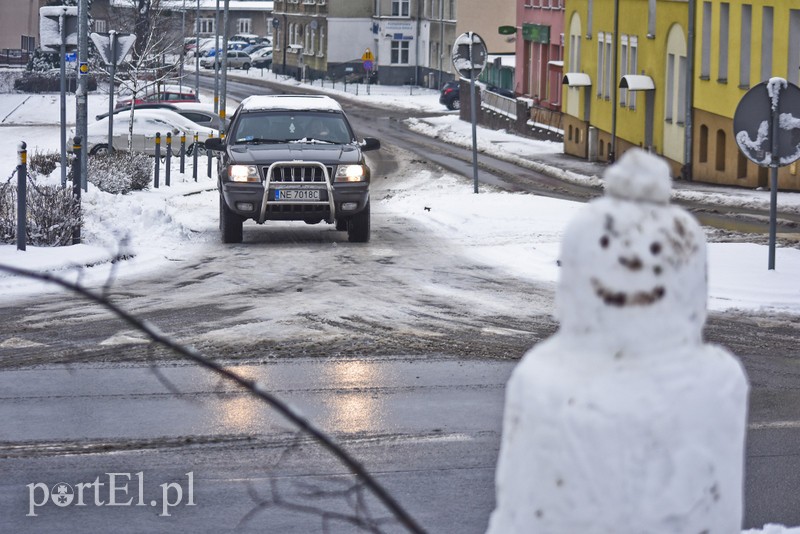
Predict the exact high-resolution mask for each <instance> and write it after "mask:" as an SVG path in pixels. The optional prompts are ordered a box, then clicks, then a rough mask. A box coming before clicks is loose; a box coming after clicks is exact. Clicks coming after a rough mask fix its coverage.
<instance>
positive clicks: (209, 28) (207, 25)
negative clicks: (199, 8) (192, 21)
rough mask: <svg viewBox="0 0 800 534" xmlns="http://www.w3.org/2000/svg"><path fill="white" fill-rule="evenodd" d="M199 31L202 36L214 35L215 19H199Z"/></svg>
mask: <svg viewBox="0 0 800 534" xmlns="http://www.w3.org/2000/svg"><path fill="white" fill-rule="evenodd" d="M197 24H198V26H199V28H198V31H199V32H200V33H202V34H206V35H208V34H211V33H214V19H197Z"/></svg>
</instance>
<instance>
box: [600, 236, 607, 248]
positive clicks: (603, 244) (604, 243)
mask: <svg viewBox="0 0 800 534" xmlns="http://www.w3.org/2000/svg"><path fill="white" fill-rule="evenodd" d="M600 246H601V247H603V248H608V236H607V235H604V236H603V237H601V238H600Z"/></svg>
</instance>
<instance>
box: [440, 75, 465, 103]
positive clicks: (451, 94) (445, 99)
mask: <svg viewBox="0 0 800 534" xmlns="http://www.w3.org/2000/svg"><path fill="white" fill-rule="evenodd" d="M439 103H440V104H444V105H445V106H447V109H461V84H460V83H459V82H458V81H451V82H447V83H445V84H444V86H443V87H442V90H441V92H440V93H439Z"/></svg>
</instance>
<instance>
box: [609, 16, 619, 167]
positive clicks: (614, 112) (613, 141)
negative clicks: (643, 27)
mask: <svg viewBox="0 0 800 534" xmlns="http://www.w3.org/2000/svg"><path fill="white" fill-rule="evenodd" d="M612 41H613V42H614V45H613V46H614V60H613V62H612V65H611V69H612V73H611V80H607V81H606V83H609V82H610V84H611V148H610V150H609V151H608V162H609V163H614V161H615V160H616V159H617V69H618V68H619V66H618V65H617V60H618V58H619V54H618V53H617V47H618V46H619V0H614V37H613V39H612Z"/></svg>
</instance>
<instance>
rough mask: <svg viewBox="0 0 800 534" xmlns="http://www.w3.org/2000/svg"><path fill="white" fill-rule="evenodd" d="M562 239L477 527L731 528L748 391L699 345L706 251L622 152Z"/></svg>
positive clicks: (666, 186)
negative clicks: (556, 274)
mask: <svg viewBox="0 0 800 534" xmlns="http://www.w3.org/2000/svg"><path fill="white" fill-rule="evenodd" d="M605 190H606V194H605V196H604V197H602V198H600V199H597V200H595V201H593V202H591V203H589V204H588V205H587V206H586V207H585V208H584V209H583V210H582V211H581V212H580V213H579V215H578V216H577V217H576V218H575V219H574V220H573V221H571V223H570V224H569V225H568V227H567V229H566V230H565V233H564V238H563V242H562V248H561V254H560V271H561V272H560V275H561V276H560V280H559V283H558V288H557V296H556V315H557V319H558V321H559V323H560V327H559V330H558V332H557V333H556V334H555V335H553V336H552V337H551V338H549V339H548V340H546V341H544V342H542V343H541V344H539V345H537V346H536V347H534V348H532V349H531V350H530V351H528V353H527V354H526V355H525V356H524V358H523V359H522V360H521V362H520V363H519V365H518V366H517V367H516V368H515V369H514V372H513V373H512V376H511V378H510V379H509V382H508V385H507V388H506V401H505V402H506V404H505V413H504V417H503V438H502V443H501V449H500V457H499V460H498V466H497V472H496V476H495V481H496V492H497V499H496V509H495V510H494V512H493V514H492V516H491V519H490V522H489V529H488V533H489V534H514V533H522V532H525V533H552V534H589V533H608V534H623V533H632V534H643V533H653V534H667V533H687V534H688V533H691V534H700V533H706V534H715V533H721V534H731V533H734V532H741V520H742V500H743V495H742V491H743V490H742V482H743V478H742V477H743V467H744V443H745V430H746V419H747V394H748V384H747V378H746V376H745V373H744V371H743V369H742V366H741V365H740V363H739V362H738V360H737V359H736V358H735V357H734V356H733V355H732V354H730V353H729V352H728V351H726V350H725V349H723V348H721V347H718V346H714V345H709V344H705V343H703V341H702V329H703V325H704V323H705V319H706V298H707V282H706V244H705V236H704V234H703V231H702V229H701V228H700V226H699V225H698V223H697V222H696V221H695V220H694V218H693V217H692V216H691V215H689V214H688V213H686V212H685V211H684V210H682V209H680V208H678V207H675V206H670V205H669V198H670V191H671V181H670V176H669V167H668V165H667V164H666V163H665V162H664V161H663V160H661V159H660V158H657V157H656V156H653V155H650V154H648V153H646V152H644V151H642V150H639V149H633V150H629V151H627V152H626V153H625V154H624V156H623V157H622V158H620V160H619V162H618V163H617V164H615V165H613V166H612V167H610V168H609V169H608V170H607V171H606V173H605Z"/></svg>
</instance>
